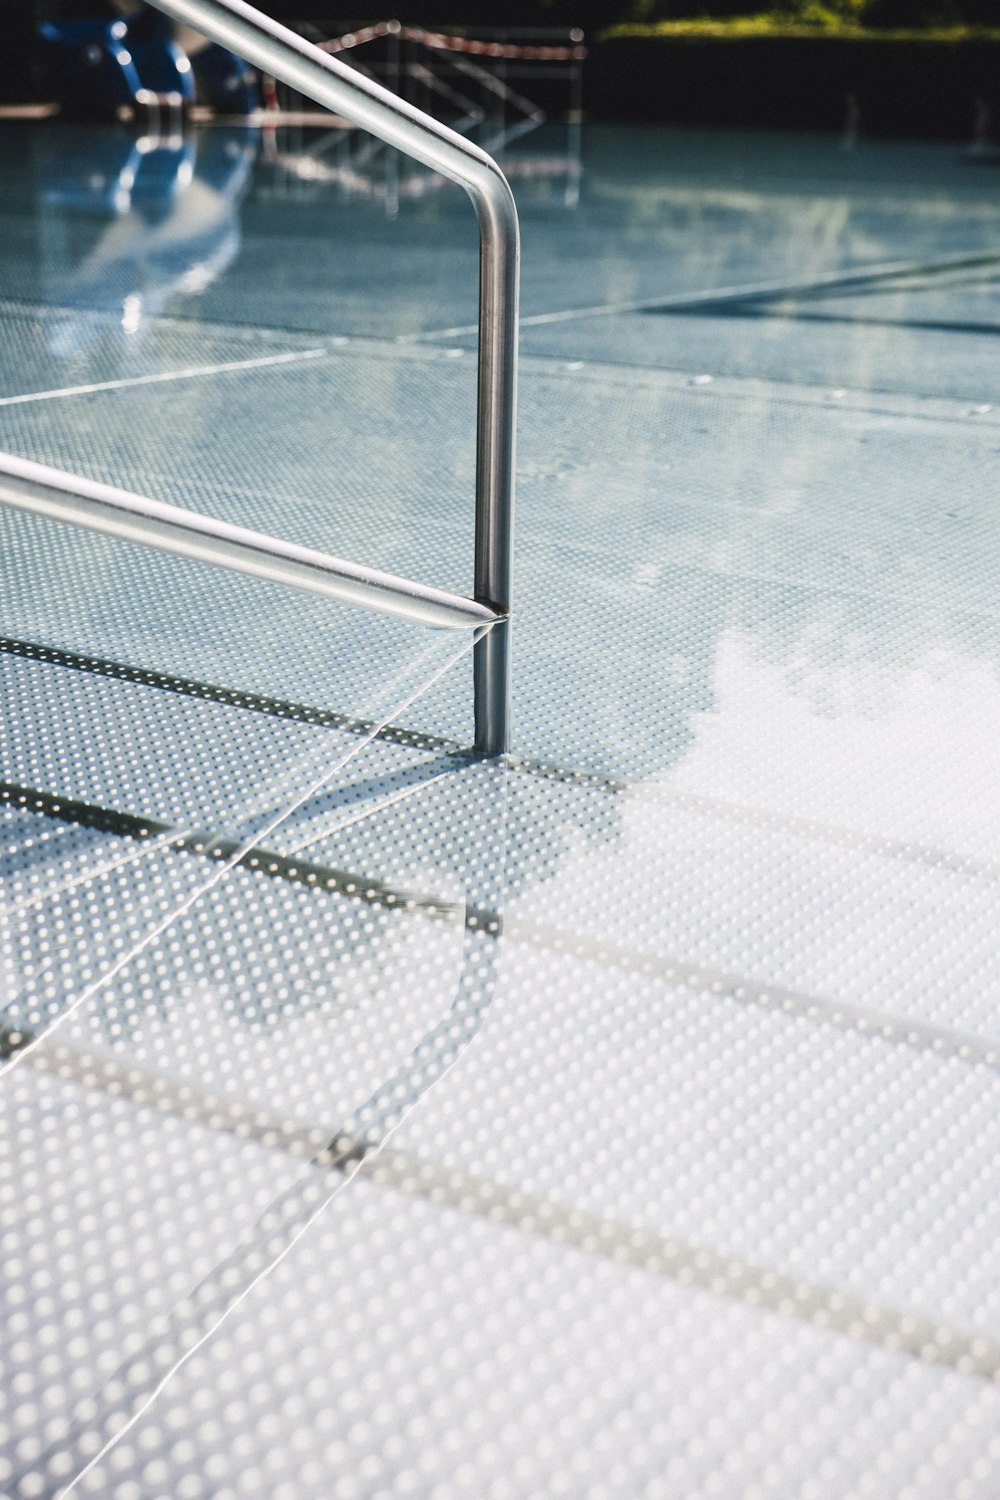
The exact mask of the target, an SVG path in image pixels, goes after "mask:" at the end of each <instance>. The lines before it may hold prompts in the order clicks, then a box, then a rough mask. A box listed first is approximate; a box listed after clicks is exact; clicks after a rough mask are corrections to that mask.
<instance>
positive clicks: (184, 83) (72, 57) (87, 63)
mask: <svg viewBox="0 0 1000 1500" xmlns="http://www.w3.org/2000/svg"><path fill="white" fill-rule="evenodd" d="M36 59H37V65H38V72H39V81H40V82H41V84H42V87H43V88H44V89H45V90H46V91H47V92H49V93H51V94H52V95H53V97H54V98H55V99H56V100H57V102H58V103H59V104H60V105H61V106H62V108H63V110H64V111H65V112H66V113H69V114H77V115H90V116H94V117H98V118H105V119H107V118H113V117H114V116H116V115H118V116H121V115H122V114H123V113H125V112H126V111H127V112H128V113H130V114H135V113H138V112H141V111H144V110H147V109H149V108H150V107H151V106H154V107H155V106H158V105H164V104H165V105H169V106H171V107H173V108H176V109H183V108H185V107H187V106H188V105H191V104H193V103H194V100H195V84H196V80H197V88H198V93H199V95H200V97H201V98H202V99H203V100H204V102H205V103H206V104H208V105H209V106H210V107H211V108H212V109H214V110H216V111H217V112H218V113H220V114H227V115H241V114H250V113H252V111H253V110H255V109H256V108H257V105H258V90H257V78H256V74H255V73H254V71H253V69H252V68H250V67H249V66H248V65H247V64H246V63H245V62H244V61H243V59H242V58H239V57H237V56H236V55H235V54H234V53H232V52H230V51H228V50H227V49H226V48H225V47H220V46H217V45H216V44H214V43H213V44H210V45H209V46H207V47H204V48H202V50H201V51H199V52H197V53H196V54H195V56H194V58H193V59H192V58H190V57H188V55H187V53H186V52H185V51H184V49H183V47H181V46H179V44H178V43H177V41H176V40H175V39H174V34H173V25H172V23H171V22H170V21H169V20H168V19H167V18H166V17H165V16H163V15H161V14H160V13H159V12H158V11H154V10H149V9H148V8H147V9H146V10H143V11H142V12H140V13H139V15H137V16H135V17H133V18H131V19H129V20H123V19H118V20H111V21H109V20H106V19H97V20H84V21H79V20H77V21H46V22H44V23H43V24H42V25H41V26H40V27H39V29H38V45H37V52H36Z"/></svg>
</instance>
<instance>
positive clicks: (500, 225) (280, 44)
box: [152, 0, 520, 755]
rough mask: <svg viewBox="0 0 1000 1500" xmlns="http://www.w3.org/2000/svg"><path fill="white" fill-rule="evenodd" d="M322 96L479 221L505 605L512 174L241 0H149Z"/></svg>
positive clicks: (479, 726) (494, 517) (482, 706)
mask: <svg viewBox="0 0 1000 1500" xmlns="http://www.w3.org/2000/svg"><path fill="white" fill-rule="evenodd" d="M152 3H153V4H154V5H155V6H156V7H157V9H159V10H162V11H165V12H166V13H167V14H168V15H170V16H173V17H174V18H175V19H176V20H178V21H181V22H183V23H185V24H186V25H188V26H193V27H194V28H195V29H196V30H198V31H201V32H204V33H205V35H206V36H209V37H211V39H212V40H213V41H215V42H218V43H220V44H221V45H222V46H224V47H229V48H231V49H232V51H234V52H236V53H237V54H238V55H239V56H240V57H245V58H246V59H247V61H248V62H251V63H253V64H254V66H256V67H258V68H262V69H264V70H265V71H266V72H267V73H270V74H272V75H273V77H275V78H279V79H281V80H282V81H283V82H284V83H286V84H288V85H289V86H290V87H291V88H294V89H297V90H298V91H299V92H300V93H302V94H305V95H306V96H307V98H310V99H313V100H314V101H315V102H316V103H317V104H323V105H325V106H326V107H327V108H328V109H331V110H333V111H334V112H335V113H337V114H339V115H342V116H343V117H344V118H345V119H348V120H351V121H352V122H353V123H354V124H355V125H358V126H360V127H361V128H362V129H364V130H368V131H370V132H371V133H372V135H376V136H378V137H379V139H381V140H383V141H385V142H386V143H387V144H388V145H390V146H395V147H396V148H397V150H399V151H402V152H403V153H404V154H405V155H407V156H411V157H413V158H414V159H415V160H417V161H420V162H423V163H424V165H425V166H428V167H431V168H432V169H433V170H434V171H437V172H440V173H441V174H442V175H443V176H445V177H448V178H449V179H450V180H451V181H453V182H457V183H459V184H461V186H462V187H464V188H465V190H466V192H467V193H468V194H469V196H470V197H471V199H472V201H473V204H474V205H475V209H476V217H477V219H478V221H479V241H480V257H479V396H478V418H477V442H476V556H475V596H476V599H477V600H478V601H479V602H480V603H481V604H484V605H486V606H487V607H488V608H489V609H490V610H491V611H494V612H498V613H501V614H504V615H506V614H508V613H509V611H510V608H511V554H512V545H513V525H514V427H515V418H516V412H515V401H516V381H517V327H518V322H517V320H518V284H519V270H518V261H519V254H520V250H519V235H518V223H517V209H516V207H515V205H514V197H513V194H512V193H511V190H510V187H509V185H508V183H507V179H506V178H505V177H504V175H503V173H502V172H501V170H500V168H499V167H498V166H497V164H496V162H495V161H494V160H493V159H492V157H490V156H487V154H486V152H485V151H481V150H480V149H479V147H478V146H474V145H472V144H471V142H469V141H467V140H465V139H463V137H462V136H460V135H457V134H456V133H455V131H453V130H449V129H448V127H447V126H445V125H441V124H439V123H438V121H437V120H435V119H433V118H432V117H431V116H430V115H426V114H423V113H422V112H421V111H420V110H418V109H415V108H414V106H413V105H412V104H409V103H407V101H406V100H405V99H400V98H398V97H397V95H395V94H392V93H390V91H389V90H388V89H386V88H383V87H382V85H381V84H379V83H376V82H375V80H374V79H371V78H366V77H364V76H363V75H362V74H360V73H358V72H357V71H356V70H355V69H353V68H349V67H347V65H346V64H344V63H341V62H338V60H337V59H336V58H335V57H330V56H329V55H328V54H327V53H325V52H323V51H322V50H321V49H320V48H319V47H316V46H314V45H313V44H312V43H311V42H307V41H306V40H305V39H304V38H303V37H300V36H299V35H298V34H297V33H296V32H294V31H291V30H289V28H288V27H286V26H282V25H280V24H279V23H278V22H277V21H273V20H271V18H270V17H269V16H265V15H263V14H262V13H261V12H260V11H258V10H255V9H254V8H253V7H252V6H250V5H247V4H246V3H245V0H152ZM474 673H475V699H476V748H477V750H479V751H480V753H481V754H484V755H499V754H502V753H504V752H505V751H506V750H507V749H508V748H509V745H510V624H509V622H504V623H502V624H498V625H495V626H494V627H493V629H492V630H491V631H490V632H489V633H488V635H487V636H486V637H485V639H484V640H482V641H481V642H479V644H478V645H477V646H476V648H475V667H474Z"/></svg>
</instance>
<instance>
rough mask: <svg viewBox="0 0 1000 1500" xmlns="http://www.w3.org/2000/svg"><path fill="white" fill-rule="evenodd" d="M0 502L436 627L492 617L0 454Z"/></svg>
mask: <svg viewBox="0 0 1000 1500" xmlns="http://www.w3.org/2000/svg"><path fill="white" fill-rule="evenodd" d="M0 504H3V505H10V506H12V507H14V509H16V510H24V511H28V512H30V514H32V515H35V516H44V517H45V518H46V519H47V520H50V521H66V522H68V523H69V524H70V525H73V526H82V527H84V528H85V529H86V530H88V531H99V532H103V533H104V535H105V536H115V537H120V538H122V539H123V540H125V541H129V542H140V543H142V544H143V545H144V546H146V547H155V548H156V549H157V550H158V551H160V552H172V553H173V554H174V555H175V556H177V557H189V558H193V559H194V560H195V561H196V562H206V563H213V564H214V565H215V566H216V567H220V568H228V569H229V571H230V572H233V573H247V574H249V575H250V576H251V577H253V578H266V579H267V580H268V581H269V582H271V583H280V584H284V585H286V586H287V587H289V588H294V589H301V590H303V591H304V592H305V593H309V594H319V595H320V596H321V597H322V598H324V599H336V600H339V601H340V602H341V603H344V604H359V605H361V606H362V608H365V609H375V610H378V612H379V613H380V614H387V615H396V616H398V617H399V618H401V619H404V620H408V621H409V622H411V623H412V624H415V625H431V626H434V627H435V628H437V629H439V630H440V629H445V630H455V629H462V628H465V629H468V628H469V627H472V628H473V629H481V628H482V627H484V626H486V625H493V624H495V623H496V621H497V618H498V617H497V615H496V613H495V611H493V610H491V609H490V608H489V607H488V606H487V605H485V604H478V603H477V602H476V601H475V600H474V599H463V598H462V597H461V595H460V594H450V593H448V592H446V591H445V590H444V589H432V588H427V587H426V585H425V584H422V583H411V582H410V580H409V579H407V578H398V577H397V576H396V575H395V574H394V573H381V572H379V571H378V570H377V569H375V568H362V567H359V566H358V564H357V563H350V562H344V561H343V559H341V558H339V557H330V556H329V555H328V554H327V553H325V552H314V551H313V550H312V548H311V547H300V546H298V545H297V544H296V543H295V542H281V541H278V540H277V538H275V537H272V536H265V535H264V533H263V532H261V531H250V530H248V528H247V527H245V526H232V525H230V524H229V522H228V521H216V520H214V519H212V518H211V517H210V516H200V515H197V514H193V513H192V512H191V511H189V510H183V509H182V508H181V507H180V506H179V505H165V504H163V502H162V501H160V500H147V499H146V498H145V496H143V495H130V494H129V493H128V492H127V491H126V490H116V489H113V488H112V487H111V485H109V484H102V483H101V482H100V480H96V479H84V478H83V477H82V476H81V475H79V474H67V473H65V472H64V471H63V470H62V469H50V468H47V467H46V466H45V465H44V464H36V463H35V462H33V460H31V459H28V458H15V456H14V455H13V454H12V453H4V454H2V455H0Z"/></svg>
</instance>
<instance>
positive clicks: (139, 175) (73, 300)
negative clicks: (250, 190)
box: [35, 127, 257, 356]
mask: <svg viewBox="0 0 1000 1500" xmlns="http://www.w3.org/2000/svg"><path fill="white" fill-rule="evenodd" d="M39 143H40V149H39V150H37V152H36V157H35V162H36V172H37V189H38V212H39V218H40V224H39V230H40V233H39V243H40V246H41V254H42V264H41V276H40V280H41V286H42V290H43V293H44V294H45V296H46V298H47V300H49V301H51V302H53V303H55V304H57V305H58V306H60V307H66V308H81V309H86V311H87V312H89V313H93V312H105V313H113V314H115V315H116V317H117V320H118V328H119V330H120V332H119V334H118V337H119V338H121V339H122V340H135V339H137V338H141V336H142V335H143V333H144V332H145V331H146V330H147V329H148V327H149V324H150V320H151V319H152V318H155V317H156V315H157V314H158V313H161V312H162V311H163V310H164V308H165V307H166V306H167V304H168V303H169V301H170V300H171V298H172V297H174V296H175V295H176V294H178V293H181V294H193V293H195V294H196V293H200V292H202V291H204V290H205V288H206V287H208V286H209V285H210V284H211V283H212V282H213V281H214V280H215V279H216V277H217V276H219V275H220V274H221V273H222V272H223V271H224V270H225V269H226V268H227V267H228V266H229V265H231V264H232V262H233V261H234V260H235V258H236V256H237V255H238V254H239V248H240V225H239V215H238V212H237V208H238V204H239V201H240V199H241V197H242V196H243V194H244V192H245V191H246V188H247V183H248V180H249V175H250V170H251V167H252V164H253V160H254V156H255V154H256V149H257V141H256V133H255V132H253V131H251V130H249V129H248V128H244V127H226V128H220V129H218V130H209V131H203V132H201V133H200V134H199V135H198V136H197V137H195V136H191V135H187V136H181V135H167V136H156V135H145V136H138V137H137V136H133V135H131V134H130V133H128V132H126V131H123V130H110V129H105V130H101V129H92V130H74V131H73V133H72V134H71V135H70V134H68V133H66V132H63V131H58V132H55V131H53V132H51V133H48V134H47V135H44V136H40V137H39ZM104 331H105V330H104V329H103V328H102V329H101V334H102V335H103V334H104ZM96 332H97V330H96V329H95V325H94V321H93V319H92V318H86V317H84V318H81V319H80V320H78V321H76V322H70V323H65V322H62V323H60V324H58V325H57V328H56V331H55V333H54V335H53V341H52V343H53V352H54V353H57V354H63V355H66V356H68V355H70V354H76V353H77V352H79V349H80V346H81V344H82V343H83V342H84V341H85V340H86V339H88V338H90V337H93V336H94V335H95V333H96Z"/></svg>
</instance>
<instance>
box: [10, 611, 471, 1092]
mask: <svg viewBox="0 0 1000 1500" xmlns="http://www.w3.org/2000/svg"><path fill="white" fill-rule="evenodd" d="M487 628H489V627H487ZM481 636H482V632H481V631H479V630H477V631H475V632H473V638H472V640H471V641H463V643H462V648H461V650H460V651H458V652H456V653H455V655H454V656H449V658H448V660H447V661H446V662H445V664H444V666H443V667H440V668H439V669H438V670H437V671H436V672H435V673H434V675H433V676H432V677H431V678H429V679H428V681H427V682H422V683H420V684H419V685H418V686H417V687H416V688H415V689H413V690H412V691H411V692H409V693H408V694H407V696H406V698H405V699H404V700H403V701H402V702H401V703H397V704H396V705H394V707H392V708H391V709H389V710H387V711H386V712H385V713H384V716H382V717H381V718H380V720H379V722H378V723H377V724H373V725H372V727H371V729H370V730H369V732H368V733H366V734H364V735H362V736H360V737H359V738H358V740H357V741H356V743H355V744H353V745H352V746H351V747H350V749H349V750H348V751H347V752H346V753H345V754H344V755H342V756H340V757H338V758H337V759H336V761H335V762H334V764H333V765H331V766H329V767H328V768H327V769H326V770H324V771H323V772H322V773H321V774H319V775H318V776H317V777H316V778H315V780H314V781H313V782H312V783H311V784H310V785H309V786H307V787H306V788H305V790H304V791H302V792H300V793H299V794H298V795H297V796H296V797H295V799H294V801H293V802H292V803H291V804H290V805H289V806H287V807H285V806H282V807H281V808H279V809H278V811H277V812H274V813H272V814H271V815H270V817H269V818H268V820H267V822H266V823H265V825H264V827H263V828H261V829H259V830H257V831H256V832H255V833H253V834H250V835H249V836H247V837H246V838H244V839H242V840H237V841H236V847H235V848H234V849H233V851H232V853H231V854H229V855H227V857H226V858H225V859H224V860H223V861H222V862H221V863H220V864H218V865H217V866H216V867H215V869H214V870H213V873H212V874H211V876H209V878H208V879H207V880H206V881H205V882H204V884H202V885H200V886H198V887H196V888H195V890H193V891H191V892H189V893H188V894H187V895H186V896H185V897H184V899H183V900H182V901H181V902H180V903H179V904H178V906H177V907H176V908H174V909H172V910H171V911H169V912H168V913H167V914H166V915H165V916H163V917H161V918H160V919H159V921H157V922H156V923H155V925H154V926H153V927H152V928H151V929H150V930H149V931H147V932H145V933H144V934H143V935H142V936H141V937H139V938H137V939H136V940H135V941H134V942H133V943H132V944H131V945H130V946H129V947H128V948H127V949H126V950H125V951H124V952H123V953H120V954H119V955H118V957H117V958H116V959H115V961H114V962H113V963H112V964H111V965H110V966H109V967H108V968H107V969H106V970H105V971H104V972H103V973H101V974H99V975H98V976H97V978H96V979H92V980H90V981H89V983H87V984H86V985H84V987H83V989H82V990H80V991H79V993H78V994H76V995H75V996H74V997H73V999H72V1000H71V1001H70V1002H69V1004H68V1005H67V1006H66V1008H65V1010H63V1011H62V1012H61V1013H60V1014H59V1015H58V1016H56V1017H55V1019H54V1020H53V1021H52V1023H51V1025H50V1026H48V1027H47V1028H46V1030H45V1031H44V1032H41V1033H39V1035H38V1036H36V1037H34V1038H33V1039H32V1040H31V1041H30V1042H28V1043H27V1045H26V1046H24V1047H23V1048H21V1050H20V1051H18V1052H16V1053H15V1054H14V1056H13V1057H11V1058H10V1059H9V1060H8V1061H7V1062H6V1063H3V1064H0V1076H2V1075H3V1074H4V1073H6V1072H9V1071H10V1070H12V1069H13V1068H15V1067H17V1066H18V1065H19V1064H22V1065H23V1063H24V1060H25V1058H26V1057H29V1056H30V1054H31V1053H32V1052H34V1051H35V1050H36V1049H37V1048H38V1047H40V1046H41V1045H42V1044H43V1043H44V1042H45V1041H46V1040H47V1039H48V1038H49V1037H51V1036H53V1035H54V1034H55V1033H56V1032H57V1031H59V1030H61V1029H62V1027H63V1026H64V1025H65V1024H66V1022H67V1021H68V1020H69V1018H70V1017H71V1016H73V1015H74V1014H75V1013H76V1012H77V1011H78V1010H79V1009H80V1008H81V1007H82V1006H83V1005H85V1004H87V1002H88V1001H89V1000H91V999H92V998H93V996H94V995H96V994H97V993H98V992H99V991H100V990H102V989H103V988H104V987H105V985H107V984H109V983H110V981H111V980H112V979H114V978H115V977H116V976H117V975H118V974H120V973H121V971H122V970H123V969H124V968H126V967H127V966H128V964H130V963H131V962H132V961H133V960H134V959H136V958H138V957H139V955H140V954H141V953H144V952H145V951H146V949H147V948H149V947H151V946H152V944H153V943H155V942H156V941H157V939H158V938H160V937H162V936H163V935H164V933H166V932H168V931H169V930H170V928H171V927H172V926H173V925H174V923H175V922H176V921H177V920H178V919H179V918H180V917H182V916H184V915H185V913H186V912H188V911H190V909H191V908H192V907H193V906H194V905H195V904H196V903H197V902H199V901H201V900H202V898H203V897H205V896H207V895H208V893H209V892H210V891H212V890H214V888H215V887H216V886H217V885H218V884H219V882H220V881H221V880H222V879H224V877H225V876H226V874H227V873H228V872H229V871H230V870H231V869H233V868H234V867H235V866H236V865H238V864H239V863H240V861H241V860H242V859H243V857H244V855H246V854H248V853H251V852H252V851H253V849H254V847H255V845H256V844H257V843H258V841H260V840H263V839H266V838H268V836H269V835H270V834H271V833H273V832H274V830H275V829H276V828H279V827H280V826H281V824H282V823H284V822H286V821H287V819H289V818H290V817H291V816H292V815H293V814H294V813H295V812H296V811H297V810H298V809H299V808H300V807H302V805H303V804H304V803H306V802H308V801H310V800H311V799H312V798H313V797H316V796H318V795H319V793H320V792H321V791H322V790H323V788H324V787H326V786H327V785H329V783H330V781H332V779H333V777H334V776H336V775H337V774H338V772H340V771H342V770H344V769H345V767H346V766H348V765H349V764H350V762H351V761H352V760H354V759H355V757H356V756H358V755H360V753H361V752H362V750H364V749H365V747H366V746H367V745H369V744H370V743H371V742H372V740H374V739H375V738H376V736H377V735H378V732H379V730H380V729H381V728H383V727H384V726H385V725H386V724H388V723H390V722H391V721H392V720H393V719H394V718H395V717H397V716H398V715H399V714H400V713H402V712H403V711H404V710H405V709H407V708H409V706H410V704H411V703H413V702H414V701H415V700H416V699H417V698H419V697H421V696H422V695H423V694H424V693H425V692H428V691H429V690H430V688H432V687H433V686H434V684H435V683H436V682H437V681H438V680H439V679H440V678H441V677H443V676H444V675H445V673H446V672H448V671H450V670H451V668H452V667H453V666H455V664H456V663H457V662H458V661H459V660H460V659H461V658H462V657H463V656H464V655H465V654H466V652H467V651H468V650H470V649H471V647H472V646H473V645H474V644H475V642H476V641H477V640H479V639H481ZM305 758H306V759H308V760H310V761H313V762H315V759H316V758H317V757H316V752H315V751H314V752H312V754H310V755H307V757H305ZM296 769H298V766H296ZM41 972H42V973H45V972H47V969H43V970H42V971H41ZM32 977H33V980H35V981H37V979H38V975H37V974H36V975H34V976H32Z"/></svg>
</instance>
